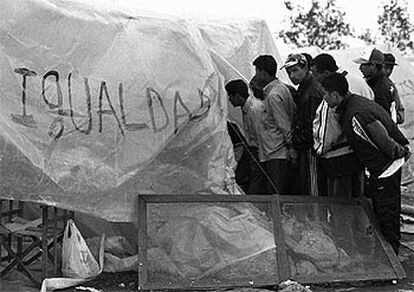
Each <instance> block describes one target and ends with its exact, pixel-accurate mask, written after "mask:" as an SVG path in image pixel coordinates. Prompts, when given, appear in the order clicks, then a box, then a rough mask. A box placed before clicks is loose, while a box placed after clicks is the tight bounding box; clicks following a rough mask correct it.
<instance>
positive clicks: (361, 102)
mask: <svg viewBox="0 0 414 292" xmlns="http://www.w3.org/2000/svg"><path fill="white" fill-rule="evenodd" d="M322 86H323V87H324V88H325V90H326V93H325V95H324V97H323V98H324V100H325V101H326V102H327V103H328V105H329V106H330V107H336V111H337V113H338V114H339V122H340V125H341V127H342V130H343V132H344V134H345V135H346V138H347V139H348V141H349V143H350V145H351V147H352V149H353V150H354V151H355V154H356V156H357V157H358V160H359V161H360V163H361V164H362V165H363V166H365V167H366V168H367V169H368V171H369V174H370V175H369V186H370V192H371V193H370V197H371V200H372V204H373V208H374V213H375V215H376V219H377V221H378V223H379V227H380V229H381V232H382V234H383V235H384V237H385V239H386V240H387V241H388V242H389V243H390V244H391V246H392V248H393V249H394V251H395V252H396V253H397V254H398V248H399V245H400V242H399V241H400V213H401V189H400V184H401V167H402V165H403V164H404V162H405V161H406V160H407V159H408V158H409V156H410V150H409V147H408V144H409V142H408V140H407V139H406V138H405V137H404V135H403V134H402V133H401V132H400V130H399V129H398V127H397V125H396V124H395V123H394V122H393V120H392V119H391V116H390V115H389V113H388V112H387V111H386V110H385V109H383V108H382V107H381V106H380V105H378V104H377V103H376V102H373V101H370V100H368V99H366V98H364V97H361V96H358V95H355V94H351V93H350V92H349V85H348V81H347V80H346V78H345V77H344V76H343V75H342V74H339V73H331V74H330V75H328V76H327V77H326V78H325V79H324V80H323V81H322Z"/></svg>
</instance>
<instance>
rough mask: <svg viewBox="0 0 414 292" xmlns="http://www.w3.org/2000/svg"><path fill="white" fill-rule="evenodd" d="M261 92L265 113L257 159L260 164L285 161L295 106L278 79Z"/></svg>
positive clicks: (288, 92)
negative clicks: (262, 93) (275, 160)
mask: <svg viewBox="0 0 414 292" xmlns="http://www.w3.org/2000/svg"><path fill="white" fill-rule="evenodd" d="M263 90H264V95H265V100H264V105H265V112H264V119H263V132H262V133H261V135H260V137H261V147H259V159H260V161H261V162H264V161H269V160H272V159H286V158H287V150H288V149H287V145H288V144H289V143H290V140H291V136H292V121H293V117H294V114H295V110H296V105H295V103H294V101H293V98H292V95H291V93H290V91H289V89H288V88H287V87H286V85H285V84H283V83H282V82H281V81H280V80H278V79H275V80H273V81H272V82H270V83H269V84H268V85H266V87H265V88H264V89H263Z"/></svg>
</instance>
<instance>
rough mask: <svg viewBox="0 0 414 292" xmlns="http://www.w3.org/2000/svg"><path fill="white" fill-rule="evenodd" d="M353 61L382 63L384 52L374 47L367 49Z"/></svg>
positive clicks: (358, 62)
mask: <svg viewBox="0 0 414 292" xmlns="http://www.w3.org/2000/svg"><path fill="white" fill-rule="evenodd" d="M353 61H354V62H355V63H357V64H367V63H374V64H382V63H384V54H383V53H382V52H381V51H380V50H378V49H376V48H373V49H367V50H365V51H364V52H363V53H362V55H361V56H360V57H359V58H356V59H354V60H353Z"/></svg>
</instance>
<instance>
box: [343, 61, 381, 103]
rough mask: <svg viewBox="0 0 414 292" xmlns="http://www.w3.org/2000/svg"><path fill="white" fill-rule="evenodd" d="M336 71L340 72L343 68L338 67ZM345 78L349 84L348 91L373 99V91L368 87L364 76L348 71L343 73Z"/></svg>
mask: <svg viewBox="0 0 414 292" xmlns="http://www.w3.org/2000/svg"><path fill="white" fill-rule="evenodd" d="M338 72H339V73H342V72H343V70H341V69H340V70H339V71H338ZM345 78H346V80H347V81H348V84H349V92H351V93H353V94H356V95H360V96H363V97H366V98H368V99H369V100H374V98H375V95H374V91H372V89H371V87H369V85H368V84H367V82H366V81H365V79H364V78H362V77H361V76H358V75H355V74H352V73H350V72H348V73H347V74H346V75H345Z"/></svg>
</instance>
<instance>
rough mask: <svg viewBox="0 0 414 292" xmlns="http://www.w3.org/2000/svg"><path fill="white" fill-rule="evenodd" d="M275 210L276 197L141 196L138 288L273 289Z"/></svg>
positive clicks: (279, 262) (278, 258)
mask: <svg viewBox="0 0 414 292" xmlns="http://www.w3.org/2000/svg"><path fill="white" fill-rule="evenodd" d="M278 211H279V207H278V200H277V197H276V196H226V195H201V196H199V195H198V196H197V195H189V196H186V195H140V196H139V235H138V237H139V257H140V265H139V288H140V289H180V290H185V289H186V290H194V289H195V288H197V289H203V288H205V289H207V288H212V287H217V288H219V287H259V286H267V285H277V284H278V283H279V282H280V281H282V280H284V279H286V278H287V275H288V270H287V265H286V264H283V259H285V260H286V256H283V252H284V247H283V244H282V242H283V240H282V238H281V237H279V236H275V235H276V234H281V229H280V224H279V223H280V221H279V220H275V219H276V218H278ZM275 222H276V223H275Z"/></svg>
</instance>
